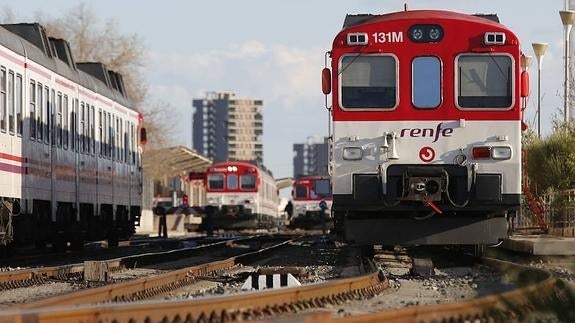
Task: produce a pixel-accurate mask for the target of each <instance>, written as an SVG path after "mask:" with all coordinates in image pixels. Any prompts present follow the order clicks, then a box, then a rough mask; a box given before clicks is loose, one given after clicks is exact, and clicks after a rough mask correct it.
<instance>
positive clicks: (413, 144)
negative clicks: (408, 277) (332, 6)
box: [322, 11, 528, 245]
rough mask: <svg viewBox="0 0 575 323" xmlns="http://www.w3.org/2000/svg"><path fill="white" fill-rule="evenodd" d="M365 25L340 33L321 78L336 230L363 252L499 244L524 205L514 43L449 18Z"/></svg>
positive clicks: (500, 33) (504, 32)
mask: <svg viewBox="0 0 575 323" xmlns="http://www.w3.org/2000/svg"><path fill="white" fill-rule="evenodd" d="M429 17H433V19H430V18H429ZM366 21H368V22H369V23H365V24H363V23H357V22H355V23H352V24H350V25H349V26H348V27H347V28H346V27H345V26H344V30H343V31H342V32H340V34H339V35H338V36H337V37H336V39H335V40H334V43H333V44H334V45H333V49H332V51H331V52H330V56H331V60H332V62H331V63H332V65H331V70H330V69H327V68H326V69H324V71H323V72H322V81H323V85H322V89H323V92H324V94H328V93H331V94H332V106H333V110H332V115H333V129H334V130H333V134H332V145H331V154H330V158H331V168H332V178H333V182H334V184H333V185H334V195H333V207H332V208H333V209H332V210H333V216H334V220H335V231H336V232H337V233H338V235H340V236H341V237H342V238H343V239H344V240H346V241H348V242H354V243H357V244H363V245H369V244H384V245H395V244H401V245H419V244H421V245H426V244H434V245H442V244H446V245H451V244H458V245H459V244H469V245H476V244H495V243H498V242H499V241H500V239H502V238H504V237H506V236H507V218H508V217H509V216H510V215H512V214H514V213H515V212H516V211H517V210H518V209H519V205H520V198H521V185H520V184H521V102H522V101H521V98H522V97H525V96H526V95H527V93H528V82H527V81H528V77H527V74H526V72H522V71H521V70H520V66H519V58H520V50H519V42H518V40H517V38H516V36H515V35H514V34H513V33H512V32H510V31H509V30H508V29H506V28H505V27H504V26H502V25H500V24H498V23H494V22H492V21H489V20H487V19H485V18H481V17H473V16H468V15H463V14H456V13H447V12H437V11H416V12H409V11H407V12H402V13H395V14H391V15H389V16H387V15H382V16H378V17H375V18H370V17H368V18H367V20H366ZM381 31H389V32H385V33H382V32H381ZM422 33H423V34H425V35H426V36H424V37H423V39H424V40H423V41H422V40H421V39H422V38H418V37H420V36H421V34H422ZM428 35H433V37H431V36H428ZM426 37H427V40H425V38H426ZM416 38H417V39H416ZM331 71H338V72H337V73H335V72H334V73H333V75H332V73H331ZM374 75H379V76H378V77H373V76H374ZM332 89H334V90H333V93H332Z"/></svg>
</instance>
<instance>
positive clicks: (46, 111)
mask: <svg viewBox="0 0 575 323" xmlns="http://www.w3.org/2000/svg"><path fill="white" fill-rule="evenodd" d="M44 103H46V104H45V105H44V112H43V118H44V125H43V127H42V128H43V129H44V143H46V144H49V143H50V134H51V131H50V125H51V124H52V123H51V122H50V89H48V87H44Z"/></svg>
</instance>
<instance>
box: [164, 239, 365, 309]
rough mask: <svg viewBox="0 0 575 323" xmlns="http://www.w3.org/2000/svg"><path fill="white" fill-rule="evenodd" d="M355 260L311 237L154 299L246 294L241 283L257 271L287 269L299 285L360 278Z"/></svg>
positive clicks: (348, 251)
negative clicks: (270, 254)
mask: <svg viewBox="0 0 575 323" xmlns="http://www.w3.org/2000/svg"><path fill="white" fill-rule="evenodd" d="M359 259H360V256H359V253H358V251H357V250H356V249H354V248H351V247H349V246H346V245H343V244H339V243H334V242H333V241H331V240H329V239H328V238H326V237H321V236H314V237H310V238H309V239H306V240H305V241H303V242H298V243H294V244H292V245H290V246H286V247H285V248H283V249H281V250H280V251H278V252H277V253H276V254H275V255H273V256H271V257H269V258H266V259H265V260H262V261H259V262H256V263H254V264H252V265H250V266H242V265H239V266H236V267H234V268H232V269H230V270H227V271H224V272H221V273H219V274H218V275H217V276H212V277H205V278H204V279H202V280H199V281H198V282H196V283H194V284H191V285H188V286H186V287H183V288H180V289H178V290H176V291H172V292H170V293H167V294H164V295H160V296H158V297H156V299H165V300H175V299H177V300H181V299H199V298H202V297H213V296H224V295H232V294H237V293H244V292H246V290H242V289H241V287H242V285H243V284H244V282H245V280H246V279H247V278H248V276H249V275H250V274H252V273H254V272H257V271H258V270H265V271H273V270H274V269H275V270H281V269H284V268H288V267H289V269H290V272H297V273H299V274H297V275H294V276H295V277H296V279H298V281H299V282H300V283H302V284H310V283H318V282H324V281H327V280H331V279H338V278H345V277H351V276H356V275H359V274H360V268H359V265H358V264H359Z"/></svg>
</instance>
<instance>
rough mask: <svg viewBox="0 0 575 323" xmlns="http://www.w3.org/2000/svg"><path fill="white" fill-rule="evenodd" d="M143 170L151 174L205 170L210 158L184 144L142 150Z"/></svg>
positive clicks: (208, 165) (178, 174)
mask: <svg viewBox="0 0 575 323" xmlns="http://www.w3.org/2000/svg"><path fill="white" fill-rule="evenodd" d="M143 161H144V171H145V172H146V173H147V174H149V175H152V176H180V175H184V176H185V175H187V174H189V173H191V172H205V171H206V169H207V168H208V167H210V166H211V165H212V160H211V159H209V158H208V157H206V156H203V155H201V154H200V153H198V152H197V151H195V150H193V149H190V148H188V147H184V146H174V147H166V148H161V149H155V150H149V151H145V152H144V159H143Z"/></svg>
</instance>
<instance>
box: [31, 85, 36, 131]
mask: <svg viewBox="0 0 575 323" xmlns="http://www.w3.org/2000/svg"><path fill="white" fill-rule="evenodd" d="M30 138H32V139H36V82H34V80H30Z"/></svg>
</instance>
